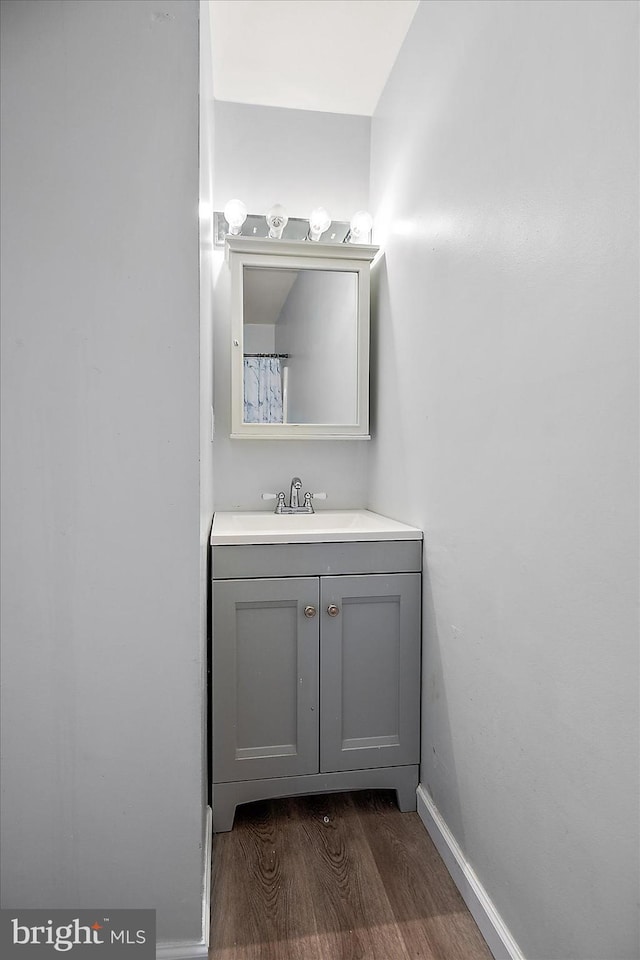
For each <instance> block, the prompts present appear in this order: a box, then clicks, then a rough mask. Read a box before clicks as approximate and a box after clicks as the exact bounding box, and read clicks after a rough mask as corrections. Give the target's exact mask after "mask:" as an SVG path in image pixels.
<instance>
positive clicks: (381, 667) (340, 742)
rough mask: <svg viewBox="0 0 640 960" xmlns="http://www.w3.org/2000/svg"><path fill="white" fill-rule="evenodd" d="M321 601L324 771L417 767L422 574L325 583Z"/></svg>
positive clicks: (335, 579) (331, 579)
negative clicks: (405, 765)
mask: <svg viewBox="0 0 640 960" xmlns="http://www.w3.org/2000/svg"><path fill="white" fill-rule="evenodd" d="M320 595H321V600H320V609H321V611H322V621H321V637H320V770H321V771H323V772H330V771H334V770H361V769H364V768H372V767H392V766H400V765H403V764H409V763H417V760H418V753H419V744H418V734H419V722H418V717H419V710H420V703H419V693H420V691H419V682H418V673H419V665H420V622H419V616H420V613H419V611H420V575H419V574H417V573H395V574H391V575H390V576H368V577H367V576H359V577H322V578H321V581H320ZM327 611H330V612H331V613H333V616H331V615H330V614H329V613H328V612H327Z"/></svg>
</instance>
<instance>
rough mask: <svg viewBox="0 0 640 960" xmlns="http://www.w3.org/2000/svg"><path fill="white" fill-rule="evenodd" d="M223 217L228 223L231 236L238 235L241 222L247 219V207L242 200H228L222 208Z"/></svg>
mask: <svg viewBox="0 0 640 960" xmlns="http://www.w3.org/2000/svg"><path fill="white" fill-rule="evenodd" d="M224 218H225V220H226V221H227V223H228V224H229V233H230V234H231V236H232V237H237V236H239V234H240V231H241V229H242V224H243V223H244V222H245V220H246V219H247V208H246V207H245V205H244V203H243V202H242V200H229V201H228V203H227V205H226V206H225V208H224Z"/></svg>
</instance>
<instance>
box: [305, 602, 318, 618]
mask: <svg viewBox="0 0 640 960" xmlns="http://www.w3.org/2000/svg"><path fill="white" fill-rule="evenodd" d="M304 615H305V617H309V619H311V617H315V615H316V608H315V607H312V606H311V604H309V606H307V607H305V608H304Z"/></svg>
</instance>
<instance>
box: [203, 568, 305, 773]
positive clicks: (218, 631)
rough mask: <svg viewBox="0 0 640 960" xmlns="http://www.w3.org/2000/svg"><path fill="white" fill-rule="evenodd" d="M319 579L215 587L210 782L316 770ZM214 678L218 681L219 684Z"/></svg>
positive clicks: (237, 582)
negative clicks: (215, 734)
mask: <svg viewBox="0 0 640 960" xmlns="http://www.w3.org/2000/svg"><path fill="white" fill-rule="evenodd" d="M308 606H313V608H314V610H317V607H318V580H317V578H307V577H300V578H292V579H277V580H271V579H264V580H221V581H220V582H217V583H216V584H215V587H214V594H213V609H214V636H215V637H216V648H215V656H214V682H215V697H214V718H213V725H214V730H218V731H220V732H221V734H222V735H221V736H220V737H219V738H218V740H217V742H216V751H215V779H216V780H217V781H233V780H247V779H252V778H264V777H286V776H299V775H301V774H306V773H317V770H318V722H317V718H318V655H319V648H318V627H317V623H316V622H315V621H314V619H311V618H309V617H307V616H305V614H304V608H305V607H308ZM216 681H217V682H216Z"/></svg>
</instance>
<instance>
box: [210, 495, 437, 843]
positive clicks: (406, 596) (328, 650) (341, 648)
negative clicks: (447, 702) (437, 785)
mask: <svg viewBox="0 0 640 960" xmlns="http://www.w3.org/2000/svg"><path fill="white" fill-rule="evenodd" d="M211 549H212V553H211V563H212V581H213V582H212V588H213V593H212V618H213V624H212V627H213V685H212V693H213V707H212V720H213V824H214V830H216V831H218V832H220V831H225V830H230V829H231V827H232V826H233V819H234V814H235V808H236V806H237V805H238V804H241V803H246V802H248V801H251V800H259V799H266V798H270V797H279V796H288V795H295V794H306V793H325V792H331V791H338V790H357V789H363V788H386V789H393V790H395V791H396V794H397V798H398V805H399V807H400V809H401V810H415V806H416V786H417V783H418V761H419V730H420V724H419V712H420V700H419V697H420V596H421V557H422V533H421V531H419V530H418V529H416V528H414V527H410V526H408V525H406V524H402V523H398V522H397V521H394V520H390V519H388V518H386V517H381V516H380V515H378V514H375V513H371V512H370V511H367V510H361V511H323V512H321V513H316V514H311V515H307V516H304V515H297V516H277V515H274V514H269V513H265V512H259V513H238V514H233V513H217V514H216V515H215V517H214V523H213V528H212V535H211Z"/></svg>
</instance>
